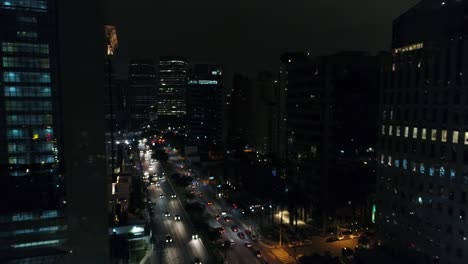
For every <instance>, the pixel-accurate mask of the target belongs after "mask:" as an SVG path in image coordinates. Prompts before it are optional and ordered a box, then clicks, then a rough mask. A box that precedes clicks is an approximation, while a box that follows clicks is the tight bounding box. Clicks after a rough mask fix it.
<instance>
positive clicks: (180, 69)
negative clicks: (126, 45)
mask: <svg viewBox="0 0 468 264" xmlns="http://www.w3.org/2000/svg"><path fill="white" fill-rule="evenodd" d="M189 70H190V66H189V64H188V62H187V60H186V59H185V58H180V57H168V56H163V57H160V58H159V68H158V83H157V89H158V91H157V115H156V116H157V117H156V118H157V120H156V124H157V126H158V128H159V129H168V128H169V127H170V128H171V129H174V130H184V129H185V123H186V113H187V110H186V106H185V105H186V102H185V100H186V99H185V96H186V90H187V82H188V73H189Z"/></svg>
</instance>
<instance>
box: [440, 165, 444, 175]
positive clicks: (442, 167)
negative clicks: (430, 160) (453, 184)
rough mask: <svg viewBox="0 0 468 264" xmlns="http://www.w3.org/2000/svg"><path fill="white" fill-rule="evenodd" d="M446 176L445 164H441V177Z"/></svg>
mask: <svg viewBox="0 0 468 264" xmlns="http://www.w3.org/2000/svg"><path fill="white" fill-rule="evenodd" d="M444 176H445V168H444V166H440V177H444Z"/></svg>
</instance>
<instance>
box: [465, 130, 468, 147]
mask: <svg viewBox="0 0 468 264" xmlns="http://www.w3.org/2000/svg"><path fill="white" fill-rule="evenodd" d="M465 145H468V132H465Z"/></svg>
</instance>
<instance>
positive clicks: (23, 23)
mask: <svg viewBox="0 0 468 264" xmlns="http://www.w3.org/2000/svg"><path fill="white" fill-rule="evenodd" d="M80 6H86V8H90V7H91V8H90V10H89V11H87V19H86V20H82V19H80V18H79V17H77V16H82V12H80ZM101 12H102V10H101V9H100V8H99V4H96V1H89V2H87V3H86V4H84V2H80V3H71V2H66V3H64V2H63V1H54V0H0V25H1V26H0V181H1V183H0V263H7V264H13V263H15V264H18V263H42V264H49V263H54V264H55V263H88V262H89V261H90V260H91V259H92V262H95V263H107V261H108V240H107V239H108V235H107V219H106V215H107V212H106V209H107V197H106V174H105V152H104V150H105V148H104V122H103V121H104V105H103V99H104V89H103V87H104V71H103V67H102V66H103V62H104V61H103V58H104V56H103V55H104V52H105V47H104V46H103V45H102V42H103V41H102V39H103V31H102V25H103V24H104V23H103V21H102V20H101V18H102V13H101ZM58 13H60V16H59V15H58ZM77 21H80V22H79V23H76V22H77ZM78 31H79V32H80V37H81V38H84V39H86V41H87V43H89V44H90V45H83V46H82V47H80V48H79V50H78V49H73V48H72V47H74V45H75V46H76V32H78ZM57 32H60V34H57ZM59 46H60V48H59ZM101 48H102V49H101ZM83 65H86V67H83ZM62 87H66V88H62ZM83 102H86V103H83ZM65 146H66V147H65ZM84 189H86V191H87V193H86V195H83V190H84Z"/></svg>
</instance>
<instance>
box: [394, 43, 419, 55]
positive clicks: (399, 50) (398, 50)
mask: <svg viewBox="0 0 468 264" xmlns="http://www.w3.org/2000/svg"><path fill="white" fill-rule="evenodd" d="M423 47H424V45H423V43H416V44H411V45H408V46H404V47H400V48H396V49H394V50H393V53H394V54H397V53H403V52H408V51H413V50H418V49H422V48H423Z"/></svg>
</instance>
